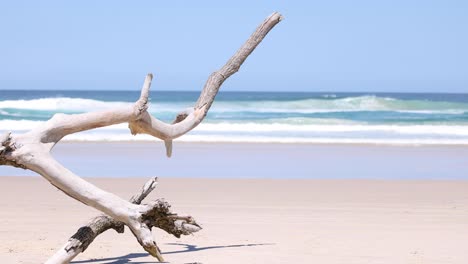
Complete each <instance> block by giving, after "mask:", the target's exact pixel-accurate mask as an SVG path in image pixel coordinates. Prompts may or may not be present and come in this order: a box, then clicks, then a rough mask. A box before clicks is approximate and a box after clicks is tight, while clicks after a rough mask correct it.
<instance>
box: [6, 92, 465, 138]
mask: <svg viewBox="0 0 468 264" xmlns="http://www.w3.org/2000/svg"><path fill="white" fill-rule="evenodd" d="M198 95H199V92H179V91H175V92H169V91H153V92H152V93H151V96H150V97H151V106H150V109H149V110H150V112H151V113H152V114H153V115H154V116H156V117H157V118H159V119H161V120H164V121H167V122H170V121H172V119H173V118H174V117H175V115H176V114H177V113H178V112H179V111H180V110H183V109H185V108H187V107H191V106H192V105H193V104H194V102H195V101H196V99H197V98H198ZM138 97H139V91H37V90H30V91H26V90H23V91H16V90H4V91H1V92H0V130H11V131H14V132H17V133H21V132H24V131H27V130H30V129H32V128H34V127H35V126H37V125H38V124H39V123H40V122H43V121H45V120H47V119H49V118H51V117H52V115H53V114H55V113H59V112H60V113H68V114H76V113H83V112H88V111H97V110H105V109H112V108H115V107H120V106H126V105H131V104H132V103H133V102H134V101H135V100H137V99H138ZM64 140H68V141H111V142H116V141H133V140H136V141H148V140H155V139H153V138H151V137H149V136H146V135H137V136H132V135H131V134H130V132H129V130H128V128H127V125H126V124H120V125H115V126H112V127H107V128H102V129H97V130H93V131H87V132H82V133H79V134H75V135H70V136H67V137H66V138H64ZM177 140H179V141H188V142H265V143H325V144H326V143H356V144H397V145H398V144H403V145H406V144H410V145H414V144H416V145H419V144H438V145H466V144H468V94H443V93H440V94H434V93H320V92H222V91H221V92H220V93H219V94H218V96H217V98H216V100H215V103H214V104H213V107H212V108H211V109H210V112H209V114H208V116H207V118H206V119H205V120H204V121H203V123H202V124H201V125H200V126H198V127H197V128H196V129H194V130H193V131H191V132H190V133H188V134H187V135H184V136H182V137H181V138H179V139H177Z"/></svg>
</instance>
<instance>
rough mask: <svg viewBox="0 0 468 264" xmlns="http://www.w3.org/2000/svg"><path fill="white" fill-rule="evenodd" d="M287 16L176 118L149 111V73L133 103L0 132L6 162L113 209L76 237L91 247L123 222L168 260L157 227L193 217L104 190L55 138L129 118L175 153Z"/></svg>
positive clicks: (187, 228)
mask: <svg viewBox="0 0 468 264" xmlns="http://www.w3.org/2000/svg"><path fill="white" fill-rule="evenodd" d="M281 19H282V16H281V15H280V14H279V13H273V14H272V15H270V16H269V17H268V18H266V20H265V21H264V22H263V23H262V24H260V26H259V27H258V28H257V29H256V31H255V32H254V33H253V34H252V35H251V36H250V38H249V39H248V40H247V41H246V42H245V43H244V45H242V47H241V48H240V49H239V50H238V51H237V52H236V54H234V56H232V57H231V59H229V61H228V62H227V63H226V64H225V65H224V66H223V67H222V68H221V69H219V70H218V71H215V72H214V73H212V74H211V75H210V76H209V78H208V80H207V82H206V84H205V86H204V88H203V90H202V92H201V94H200V97H199V98H198V100H197V102H196V104H195V106H194V108H192V109H188V110H184V111H182V112H181V113H180V114H178V115H177V117H176V118H175V120H174V122H173V123H172V124H167V123H164V122H162V121H160V120H158V119H157V118H155V117H153V116H152V115H150V113H148V112H147V108H148V96H149V89H150V86H151V81H152V79H153V75H152V74H148V75H147V76H146V78H145V81H144V85H143V88H142V91H141V96H140V98H139V99H138V100H137V101H136V102H135V104H134V105H133V106H129V107H123V108H117V109H110V110H105V111H98V112H90V113H83V114H73V115H67V114H56V115H54V116H53V117H52V118H51V119H50V120H48V121H46V122H44V123H43V124H42V125H40V126H38V127H37V128H35V129H33V130H31V131H29V132H27V133H24V134H19V135H12V134H11V133H9V132H7V133H5V134H2V135H1V136H0V165H9V166H14V167H19V168H23V169H28V170H32V171H34V172H37V173H38V174H40V175H41V176H43V177H44V178H45V179H46V180H48V181H49V182H50V183H51V184H52V185H54V186H55V187H57V188H58V189H60V190H61V191H63V192H64V193H65V194H67V195H68V196H70V197H72V198H74V199H76V200H78V201H80V202H82V203H84V204H86V205H88V206H91V207H93V208H96V209H97V210H100V211H101V212H103V213H104V214H106V215H107V216H104V218H102V217H98V218H95V219H93V220H91V221H90V223H89V224H88V226H87V227H84V229H82V230H81V231H80V232H78V233H77V235H76V236H75V237H72V242H73V241H84V242H82V243H81V244H80V245H78V246H79V248H81V249H82V250H84V249H86V247H87V246H88V245H89V243H91V242H92V239H94V237H95V236H97V235H98V234H99V233H100V232H103V230H107V229H109V228H114V229H116V230H117V231H121V230H122V229H121V228H120V226H121V223H123V224H124V225H126V226H128V227H129V228H130V230H131V231H132V233H133V234H134V235H135V237H136V238H137V240H138V242H139V243H140V244H141V246H142V247H143V248H144V249H145V250H146V251H147V252H148V253H150V254H151V255H152V256H154V257H156V258H158V260H160V261H163V259H162V256H161V254H160V252H159V249H158V247H157V245H156V242H155V240H154V238H153V236H152V234H151V228H153V227H158V228H161V229H163V230H166V231H167V232H169V233H171V234H173V235H175V236H177V237H178V236H180V235H186V234H190V233H192V232H196V231H198V230H199V226H198V225H197V224H196V222H195V221H194V220H193V219H192V218H191V217H179V216H177V215H174V214H172V213H171V211H170V205H169V204H168V203H167V202H165V201H164V200H157V201H153V202H150V203H149V204H146V205H142V204H139V203H137V202H135V203H132V202H129V201H126V200H124V199H121V198H120V197H118V196H116V195H114V194H112V193H109V192H106V191H104V190H101V189H100V188H98V187H96V186H94V185H93V184H91V183H89V182H87V181H85V180H84V179H82V178H80V177H79V176H77V175H75V174H74V173H73V172H71V171H69V170H68V169H67V168H65V167H63V166H62V164H60V163H59V162H58V161H57V160H55V159H54V158H53V157H52V155H51V154H50V151H51V150H52V148H53V147H54V146H55V144H57V143H58V142H59V141H60V140H61V139H62V138H63V137H65V136H67V135H69V134H73V133H77V132H81V131H86V130H90V129H95V128H99V127H105V126H110V125H114V124H120V123H128V124H129V128H130V132H131V133H132V134H134V135H135V134H140V133H142V134H148V135H152V136H154V137H156V138H159V139H162V140H164V142H165V146H166V149H167V151H166V154H167V155H168V156H170V155H171V154H172V140H173V139H174V138H177V137H180V136H182V135H184V134H185V133H187V132H189V131H190V130H192V129H193V128H195V127H196V126H197V125H198V124H200V122H202V120H203V119H204V117H205V116H206V114H207V112H208V110H209V109H210V107H211V105H212V103H213V101H214V99H215V97H216V94H217V93H218V91H219V88H220V87H221V85H222V84H223V82H224V81H225V80H226V79H227V78H229V77H230V76H231V75H232V74H234V73H235V72H237V71H238V70H239V68H240V66H241V65H242V63H243V62H244V61H245V59H246V58H247V57H248V56H249V55H250V54H251V53H252V51H253V50H254V49H255V48H256V47H257V45H258V44H259V43H260V42H261V41H262V40H263V38H264V37H265V36H266V35H267V34H268V32H269V31H270V30H271V29H272V28H273V27H274V26H275V25H276V24H278V23H279V22H280V21H281ZM141 200H142V199H141ZM140 202H141V201H140ZM111 223H114V224H111ZM117 223H118V225H117ZM86 241H89V242H86ZM75 246H76V245H74V244H73V243H71V244H70V245H69V246H66V247H64V250H65V251H67V249H68V250H69V249H71V248H74V247H75ZM68 261H69V260H68ZM48 263H67V261H65V262H63V261H62V262H60V261H55V262H54V261H53V260H50V261H49V262H48Z"/></svg>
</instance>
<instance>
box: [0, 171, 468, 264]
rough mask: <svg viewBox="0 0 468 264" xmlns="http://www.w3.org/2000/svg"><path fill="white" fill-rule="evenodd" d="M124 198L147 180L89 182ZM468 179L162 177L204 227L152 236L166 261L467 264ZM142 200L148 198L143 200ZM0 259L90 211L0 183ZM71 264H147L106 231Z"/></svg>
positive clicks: (28, 251) (66, 229) (59, 197)
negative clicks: (179, 234)
mask: <svg viewBox="0 0 468 264" xmlns="http://www.w3.org/2000/svg"><path fill="white" fill-rule="evenodd" d="M91 181H92V182H94V183H96V184H98V185H99V186H101V187H103V188H105V189H107V190H110V191H112V192H115V193H117V194H119V195H121V196H122V197H125V198H127V197H129V196H130V195H131V194H132V193H133V192H134V191H135V190H137V189H138V188H140V185H142V184H143V183H144V182H145V181H146V179H144V178H136V179H92V180H91ZM467 190H468V182H467V181H372V180H264V179H262V180H226V179H219V180H215V179H165V178H164V177H163V178H162V179H161V180H160V185H159V186H158V187H157V189H156V191H155V192H154V194H153V195H152V196H151V197H152V198H154V197H156V195H157V196H159V197H165V198H166V199H167V200H168V201H170V202H171V203H172V204H173V206H174V210H175V211H177V212H178V213H187V214H191V215H192V216H194V217H195V218H196V219H197V221H198V222H200V223H202V224H203V226H204V229H203V230H202V231H201V232H200V233H198V234H196V235H195V236H191V237H183V238H181V239H177V238H175V237H172V236H169V235H167V234H165V233H163V232H160V231H157V232H156V233H155V235H156V237H157V240H158V241H159V245H160V247H161V249H162V250H163V253H164V256H165V258H166V259H167V261H169V262H170V263H193V262H201V263H325V264H326V263H347V264H349V263H359V264H361V263H373V264H375V263H389V264H390V263H391V264H394V263H425V264H427V263H467V261H468V250H467V249H466V247H467V245H468V191H467ZM151 197H150V199H151ZM0 203H1V207H2V210H1V211H0V262H1V263H41V262H43V261H44V260H46V259H47V257H48V256H50V255H51V254H52V253H53V252H54V251H55V250H56V249H57V248H58V247H59V246H61V245H62V244H63V243H64V242H65V241H66V239H67V238H68V237H69V236H70V235H71V234H73V233H74V232H75V231H76V229H77V228H78V227H79V226H80V225H81V224H83V223H85V222H86V220H87V219H88V218H90V217H92V216H94V215H95V214H96V213H97V212H96V211H95V210H94V209H90V208H88V207H86V206H85V205H82V204H80V203H78V202H76V201H74V200H72V199H71V198H69V197H67V196H65V195H64V194H62V193H61V192H60V191H58V190H56V189H55V188H54V187H52V186H51V185H50V184H49V183H48V182H46V181H45V180H44V179H42V178H39V177H34V178H31V177H0ZM77 260H80V261H79V262H77V263H114V264H115V263H153V261H154V259H152V258H151V257H148V256H147V254H145V252H144V251H142V249H141V248H140V247H139V245H138V243H137V242H136V241H135V239H134V238H133V236H132V235H131V234H130V233H129V232H128V230H127V232H126V233H125V234H117V233H115V232H114V231H108V232H107V233H105V234H103V235H101V236H100V237H99V238H98V239H97V240H96V241H95V242H94V243H93V244H92V245H91V246H90V248H89V249H88V250H87V251H86V252H85V253H84V254H82V255H80V257H79V258H77Z"/></svg>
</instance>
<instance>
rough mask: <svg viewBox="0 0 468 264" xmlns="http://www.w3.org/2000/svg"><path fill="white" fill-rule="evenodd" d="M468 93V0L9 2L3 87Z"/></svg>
mask: <svg viewBox="0 0 468 264" xmlns="http://www.w3.org/2000/svg"><path fill="white" fill-rule="evenodd" d="M273 11H279V12H281V13H282V14H283V15H284V17H285V20H284V21H282V22H281V23H280V24H279V25H278V26H277V27H276V28H275V29H273V31H272V32H270V34H269V35H268V36H267V38H266V39H265V40H264V42H263V43H262V44H261V45H260V46H259V47H258V48H257V49H256V50H255V52H254V53H253V54H252V55H251V56H250V57H249V58H248V59H247V61H246V62H245V63H244V65H243V67H242V68H241V70H240V71H239V72H238V73H237V74H236V75H234V76H232V77H231V78H230V79H229V80H228V81H227V82H226V83H225V85H224V86H223V88H222V90H225V91H233V90H257V91H267V90H272V91H395V92H397V91H398V92H404V91H407V92H414V91H418V92H468V15H467V14H468V1H463V0H460V1H450V0H439V1H430V0H425V1H414V0H413V1H412V0H391V1H384V0H381V1H375V0H370V1H359V0H354V1H349V0H348V1H345V0H343V1H281V2H280V1H154V0H153V1H115V0H114V1H2V2H1V4H0V34H1V41H0V92H1V89H100V90H103V89H113V90H138V89H140V86H141V84H142V82H143V79H144V76H145V74H146V73H147V72H153V73H154V74H155V78H156V79H155V81H154V82H153V89H156V90H200V89H201V87H202V86H203V84H204V82H205V80H206V78H207V76H208V75H209V74H210V73H211V72H213V71H214V70H216V69H218V68H219V67H220V66H222V65H223V64H224V63H225V61H226V60H227V59H228V58H229V57H230V56H231V55H232V54H233V53H234V52H235V51H236V50H237V48H238V47H240V45H241V44H242V43H243V42H244V41H245V40H246V39H247V37H248V36H249V35H250V33H251V32H252V31H253V30H254V29H255V28H256V27H257V25H258V24H259V23H260V22H261V21H263V19H264V18H265V17H267V16H268V15H269V14H270V13H272V12H273Z"/></svg>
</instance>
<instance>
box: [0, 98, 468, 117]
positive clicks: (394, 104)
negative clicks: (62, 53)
mask: <svg viewBox="0 0 468 264" xmlns="http://www.w3.org/2000/svg"><path fill="white" fill-rule="evenodd" d="M132 104H133V103H131V102H116V101H113V102H105V101H99V100H93V99H84V98H68V97H57V98H42V99H33V100H6V101H0V109H6V108H12V109H28V110H42V111H64V112H67V111H74V112H87V111H93V110H102V109H110V108H115V107H122V106H130V105H132ZM191 105H193V102H165V103H158V102H156V103H153V104H152V106H151V111H166V112H178V111H180V110H183V109H185V108H187V107H190V106H191ZM358 111H394V112H401V113H419V114H434V113H441V114H464V113H468V104H466V103H454V102H433V101H418V100H398V99H393V98H386V97H376V96H357V97H348V98H339V99H335V98H333V99H304V100H289V101H274V100H260V101H219V102H215V104H214V105H213V108H212V109H211V112H218V113H219V112H222V113H229V112H256V113H303V114H311V113H333V112H358Z"/></svg>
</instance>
